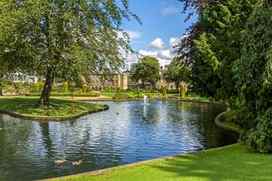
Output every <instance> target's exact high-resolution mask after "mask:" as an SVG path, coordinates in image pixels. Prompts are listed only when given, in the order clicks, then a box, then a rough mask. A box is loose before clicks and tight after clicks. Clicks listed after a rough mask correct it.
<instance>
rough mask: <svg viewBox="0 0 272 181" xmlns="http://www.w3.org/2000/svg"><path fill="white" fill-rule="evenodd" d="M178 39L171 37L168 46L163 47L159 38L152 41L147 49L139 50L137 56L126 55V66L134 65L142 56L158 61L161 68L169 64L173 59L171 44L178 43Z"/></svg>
mask: <svg viewBox="0 0 272 181" xmlns="http://www.w3.org/2000/svg"><path fill="white" fill-rule="evenodd" d="M179 40H180V38H175V37H172V38H170V39H169V45H167V46H165V44H164V42H163V41H162V39H161V38H156V39H155V40H153V41H152V42H151V43H150V45H149V46H148V48H147V49H141V50H139V51H138V54H136V53H131V54H127V55H126V62H127V63H128V64H131V63H136V62H138V61H139V58H141V57H142V56H151V57H155V58H157V59H158V60H159V62H160V65H161V66H165V65H168V64H170V63H171V60H172V59H173V58H174V57H175V51H173V50H174V48H173V46H172V45H173V44H175V43H176V42H178V41H179Z"/></svg>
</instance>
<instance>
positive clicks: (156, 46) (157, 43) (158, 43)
mask: <svg viewBox="0 0 272 181" xmlns="http://www.w3.org/2000/svg"><path fill="white" fill-rule="evenodd" d="M150 47H151V48H154V49H164V42H163V41H162V39H161V38H156V39H155V40H153V41H152V42H151V43H150Z"/></svg>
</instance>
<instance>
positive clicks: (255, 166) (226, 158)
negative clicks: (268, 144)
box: [55, 144, 272, 181]
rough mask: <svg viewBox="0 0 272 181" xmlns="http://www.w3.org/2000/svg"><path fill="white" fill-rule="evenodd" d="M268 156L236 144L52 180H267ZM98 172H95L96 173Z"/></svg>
mask: <svg viewBox="0 0 272 181" xmlns="http://www.w3.org/2000/svg"><path fill="white" fill-rule="evenodd" d="M271 163H272V156H271V155H265V154H257V153H253V152H250V151H249V150H247V149H246V148H245V147H244V146H242V145H240V144H236V145H231V146H227V147H223V148H218V149H213V150H208V151H203V152H199V153H196V154H188V155H185V156H177V157H172V158H165V159H160V160H154V161H148V162H144V163H143V164H140V165H134V166H127V167H119V168H114V169H110V170H107V171H105V172H101V173H100V175H95V174H94V173H86V174H81V175H77V176H70V177H63V178H58V179H55V180H69V181H89V180H90V181H109V180H110V181H153V180H154V181H271V180H272V164H271ZM97 174H98V173H97Z"/></svg>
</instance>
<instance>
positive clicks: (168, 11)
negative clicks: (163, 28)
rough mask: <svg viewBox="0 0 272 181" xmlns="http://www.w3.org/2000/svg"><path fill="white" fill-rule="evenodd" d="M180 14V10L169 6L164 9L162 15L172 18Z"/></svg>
mask: <svg viewBox="0 0 272 181" xmlns="http://www.w3.org/2000/svg"><path fill="white" fill-rule="evenodd" d="M178 13H180V9H179V8H177V7H174V6H168V7H165V8H163V9H162V11H161V14H162V15H163V16H172V15H176V14H178Z"/></svg>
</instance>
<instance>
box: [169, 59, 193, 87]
mask: <svg viewBox="0 0 272 181" xmlns="http://www.w3.org/2000/svg"><path fill="white" fill-rule="evenodd" d="M190 75H191V72H190V68H189V67H188V66H187V65H186V64H185V63H184V62H183V61H181V60H179V59H178V58H174V59H173V60H172V62H171V63H170V65H168V67H167V69H166V71H165V72H164V78H165V80H166V81H168V82H175V85H176V88H178V87H179V84H180V82H182V81H184V82H187V83H188V82H189V81H190Z"/></svg>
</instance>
